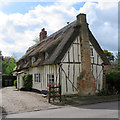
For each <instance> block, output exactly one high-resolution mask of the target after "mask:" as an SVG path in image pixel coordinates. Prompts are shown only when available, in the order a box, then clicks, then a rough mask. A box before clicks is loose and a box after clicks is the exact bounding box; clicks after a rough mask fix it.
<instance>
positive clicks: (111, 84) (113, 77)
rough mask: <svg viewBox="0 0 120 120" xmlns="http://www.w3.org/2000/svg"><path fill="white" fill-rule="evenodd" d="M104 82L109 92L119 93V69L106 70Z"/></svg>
mask: <svg viewBox="0 0 120 120" xmlns="http://www.w3.org/2000/svg"><path fill="white" fill-rule="evenodd" d="M106 83H107V88H108V91H109V92H110V93H111V94H120V71H116V70H111V71H108V72H107V73H106Z"/></svg>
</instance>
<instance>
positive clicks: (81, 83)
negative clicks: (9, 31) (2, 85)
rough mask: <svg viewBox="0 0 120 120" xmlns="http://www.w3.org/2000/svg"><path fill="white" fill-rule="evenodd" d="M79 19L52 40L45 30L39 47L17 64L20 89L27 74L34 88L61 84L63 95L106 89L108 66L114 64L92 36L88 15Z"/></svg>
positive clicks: (84, 93) (51, 36) (43, 88)
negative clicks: (106, 69)
mask: <svg viewBox="0 0 120 120" xmlns="http://www.w3.org/2000/svg"><path fill="white" fill-rule="evenodd" d="M76 18H77V19H76V20H75V21H73V22H72V23H69V24H68V25H67V26H65V27H63V28H62V29H60V30H58V31H57V32H55V33H53V34H52V35H50V36H47V32H46V31H45V29H44V28H43V29H42V31H41V33H40V41H39V43H37V44H35V45H33V46H32V47H30V48H29V49H28V50H27V51H26V54H25V55H24V56H23V57H22V58H20V60H19V61H18V62H17V69H16V70H17V79H18V88H19V89H20V88H22V87H23V76H24V75H25V74H32V75H33V88H35V89H39V90H47V88H48V87H49V85H50V84H51V83H54V84H59V85H61V87H62V95H64V94H75V93H80V94H81V95H90V94H94V93H95V91H96V90H101V89H103V84H104V82H103V69H104V65H109V64H110V62H109V61H108V59H107V58H106V56H105V55H104V53H103V51H102V49H101V47H100V46H99V44H98V42H97V41H96V39H95V37H94V36H93V34H92V33H91V31H90V29H89V27H88V23H87V22H86V15H85V14H79V15H77V17H76Z"/></svg>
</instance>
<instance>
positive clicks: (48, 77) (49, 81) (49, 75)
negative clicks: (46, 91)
mask: <svg viewBox="0 0 120 120" xmlns="http://www.w3.org/2000/svg"><path fill="white" fill-rule="evenodd" d="M52 83H54V75H53V74H47V85H48V86H49V85H50V84H52Z"/></svg>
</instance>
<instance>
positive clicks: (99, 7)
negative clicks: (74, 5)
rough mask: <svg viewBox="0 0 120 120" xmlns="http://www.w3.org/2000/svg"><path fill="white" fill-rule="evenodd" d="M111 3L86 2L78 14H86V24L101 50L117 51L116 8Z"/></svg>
mask: <svg viewBox="0 0 120 120" xmlns="http://www.w3.org/2000/svg"><path fill="white" fill-rule="evenodd" d="M117 7H118V6H117V4H116V3H115V4H113V3H112V2H109V3H108V2H106V3H103V2H99V3H98V4H96V3H91V2H87V3H86V4H85V5H84V6H83V8H81V9H80V12H84V13H86V14H87V18H88V23H89V26H90V28H91V31H92V32H93V34H94V36H95V37H96V39H97V40H98V42H99V43H100V45H101V46H102V48H103V49H108V50H110V51H117V49H118V48H117V43H118V27H117V26H118V21H117V20H118V17H117V16H118V8H117Z"/></svg>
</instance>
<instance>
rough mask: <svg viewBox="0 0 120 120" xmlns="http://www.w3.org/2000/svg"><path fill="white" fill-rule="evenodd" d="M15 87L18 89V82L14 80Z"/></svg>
mask: <svg viewBox="0 0 120 120" xmlns="http://www.w3.org/2000/svg"><path fill="white" fill-rule="evenodd" d="M14 86H15V88H17V80H14Z"/></svg>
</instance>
